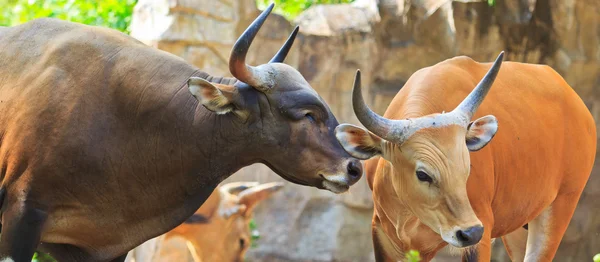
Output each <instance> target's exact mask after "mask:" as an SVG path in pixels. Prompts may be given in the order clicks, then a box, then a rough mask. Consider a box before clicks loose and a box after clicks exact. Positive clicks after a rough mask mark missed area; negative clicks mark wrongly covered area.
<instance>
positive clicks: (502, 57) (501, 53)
mask: <svg viewBox="0 0 600 262" xmlns="http://www.w3.org/2000/svg"><path fill="white" fill-rule="evenodd" d="M496 60H497V61H503V60H504V51H502V52H500V54H499V55H498V58H496Z"/></svg>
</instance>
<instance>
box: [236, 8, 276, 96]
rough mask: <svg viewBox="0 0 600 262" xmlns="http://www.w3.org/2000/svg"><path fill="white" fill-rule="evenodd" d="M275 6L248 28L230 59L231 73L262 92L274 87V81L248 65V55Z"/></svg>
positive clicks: (264, 73) (263, 13)
mask: <svg viewBox="0 0 600 262" xmlns="http://www.w3.org/2000/svg"><path fill="white" fill-rule="evenodd" d="M274 5H275V4H273V3H271V4H270V5H269V6H268V7H267V8H266V9H265V10H264V11H263V12H262V13H261V14H260V15H259V16H258V17H257V18H256V19H255V20H254V22H252V24H250V26H248V28H246V31H244V33H242V35H241V36H240V38H238V40H237V41H236V42H235V44H234V45H233V50H231V56H230V57H229V71H230V72H231V74H232V75H233V76H234V77H235V78H237V79H238V80H240V81H242V82H244V83H246V84H248V85H250V86H252V87H254V88H257V89H258V90H260V91H264V90H268V89H270V88H271V87H273V83H272V82H271V81H273V80H272V79H271V78H270V77H269V75H268V72H262V71H261V70H258V69H257V68H255V67H252V66H249V65H247V64H246V54H247V53H248V49H249V48H250V45H251V44H252V40H254V37H255V36H256V34H257V33H258V30H260V27H261V26H262V25H263V23H264V22H265V20H266V19H267V16H269V14H270V13H271V10H273V6H274Z"/></svg>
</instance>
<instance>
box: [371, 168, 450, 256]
mask: <svg viewBox="0 0 600 262" xmlns="http://www.w3.org/2000/svg"><path fill="white" fill-rule="evenodd" d="M385 165H386V166H385V167H384V170H383V172H381V173H379V175H378V176H377V177H376V178H375V179H376V181H375V182H374V188H373V198H374V202H375V212H376V215H377V217H378V219H379V221H380V222H379V223H380V225H378V230H381V231H382V233H385V237H387V240H389V242H390V243H388V244H387V245H382V248H384V249H385V250H386V253H387V254H388V255H393V254H396V255H397V256H401V257H396V258H395V259H400V260H403V259H404V257H403V256H404V254H405V253H408V252H409V251H410V250H417V251H419V253H420V255H421V258H422V259H423V261H429V260H430V259H432V258H433V256H434V255H435V253H436V252H437V251H438V250H439V249H441V248H442V247H444V246H445V244H444V243H445V242H444V241H443V240H442V238H441V237H440V235H439V234H437V233H435V232H434V231H433V230H431V229H430V228H429V227H428V226H426V225H425V224H423V223H421V221H420V220H419V219H418V218H417V217H416V216H415V215H413V214H412V212H410V208H409V207H408V206H407V205H406V203H403V202H402V201H401V198H400V197H398V196H399V192H398V191H397V190H399V189H398V188H395V186H394V185H397V183H398V182H399V181H397V180H396V179H398V178H399V177H400V176H401V174H395V171H394V169H393V168H392V167H391V164H390V163H389V162H386V163H385ZM380 237H383V236H380ZM384 240H385V239H384ZM384 240H380V242H385V241H384Z"/></svg>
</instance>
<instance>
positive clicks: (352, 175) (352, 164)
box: [320, 159, 363, 194]
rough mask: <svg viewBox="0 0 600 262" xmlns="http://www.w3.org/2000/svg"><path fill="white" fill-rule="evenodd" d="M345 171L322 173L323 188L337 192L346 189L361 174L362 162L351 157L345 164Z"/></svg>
mask: <svg viewBox="0 0 600 262" xmlns="http://www.w3.org/2000/svg"><path fill="white" fill-rule="evenodd" d="M345 171H346V172H344V173H338V174H330V175H328V174H323V173H321V174H320V176H321V178H322V179H323V188H325V189H327V190H329V191H331V192H333V193H336V194H339V193H344V192H346V191H348V189H349V188H350V186H351V185H354V184H355V183H356V182H358V180H360V177H361V176H362V174H363V169H362V164H361V163H360V161H359V160H357V159H353V160H350V161H349V162H348V163H347V164H346V170H345Z"/></svg>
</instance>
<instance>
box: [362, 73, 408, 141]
mask: <svg viewBox="0 0 600 262" xmlns="http://www.w3.org/2000/svg"><path fill="white" fill-rule="evenodd" d="M360 81H361V79H360V70H357V71H356V77H355V78H354V88H353V89H352V107H353V108H354V114H356V117H357V118H358V121H360V122H361V123H362V124H363V125H364V126H365V127H366V128H367V129H368V130H369V131H371V132H372V133H373V134H375V135H377V136H379V137H381V138H383V139H385V140H388V141H393V142H395V143H400V144H401V143H402V142H403V141H404V140H405V139H406V136H407V134H408V132H407V131H408V129H409V128H410V121H409V120H391V119H387V118H384V117H382V116H380V115H378V114H377V113H375V112H373V110H371V109H370V108H369V106H367V104H366V103H365V100H364V99H363V96H362V90H361V84H360Z"/></svg>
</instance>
